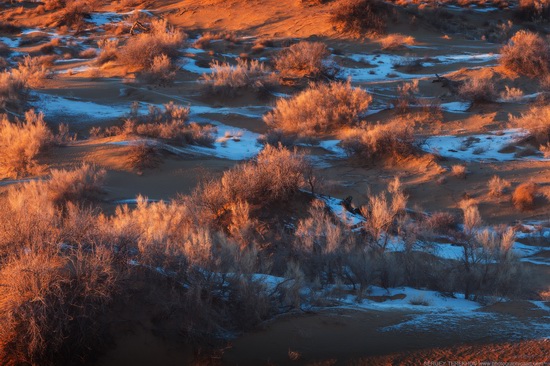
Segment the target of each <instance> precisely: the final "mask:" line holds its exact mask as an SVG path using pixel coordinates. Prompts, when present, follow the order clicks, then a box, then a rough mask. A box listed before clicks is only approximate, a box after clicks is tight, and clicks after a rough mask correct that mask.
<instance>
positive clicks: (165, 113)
mask: <svg viewBox="0 0 550 366" xmlns="http://www.w3.org/2000/svg"><path fill="white" fill-rule="evenodd" d="M138 107H139V105H137V104H135V105H134V106H133V107H132V111H131V113H130V116H129V118H128V119H127V120H126V122H125V123H124V125H123V126H111V127H106V128H100V127H94V128H92V130H91V131H90V135H91V136H92V137H101V136H132V135H133V136H142V137H150V138H156V139H163V140H166V141H168V142H170V143H172V144H176V145H182V146H185V145H204V146H209V145H211V144H212V143H213V142H214V141H215V136H214V132H215V129H214V128H212V127H210V126H202V125H199V124H197V123H194V122H189V108H188V107H183V106H180V105H176V104H174V103H173V102H170V103H167V104H165V105H164V110H162V109H161V108H159V107H156V106H149V113H148V114H146V115H139V112H138Z"/></svg>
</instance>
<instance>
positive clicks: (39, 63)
mask: <svg viewBox="0 0 550 366" xmlns="http://www.w3.org/2000/svg"><path fill="white" fill-rule="evenodd" d="M13 72H14V73H15V74H16V75H17V77H18V78H20V79H21V80H24V81H25V83H26V85H28V86H29V87H31V88H40V87H42V86H44V80H45V79H46V78H47V77H48V74H49V72H48V69H47V68H46V66H45V64H44V63H43V60H41V59H39V58H36V57H35V58H33V57H30V56H26V57H25V59H24V60H23V62H20V63H19V64H18V66H17V69H14V70H13Z"/></svg>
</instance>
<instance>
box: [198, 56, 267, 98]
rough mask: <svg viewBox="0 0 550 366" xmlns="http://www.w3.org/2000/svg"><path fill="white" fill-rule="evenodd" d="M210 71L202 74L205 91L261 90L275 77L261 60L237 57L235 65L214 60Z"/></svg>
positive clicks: (220, 93) (222, 93)
mask: <svg viewBox="0 0 550 366" xmlns="http://www.w3.org/2000/svg"><path fill="white" fill-rule="evenodd" d="M210 68H211V69H212V73H210V74H203V75H202V83H203V85H204V87H205V90H206V92H207V93H211V94H219V95H236V94H238V93H239V92H241V91H243V90H252V91H262V90H266V89H268V88H270V87H271V86H273V85H274V84H275V82H276V81H275V77H274V75H273V74H272V73H271V71H269V69H268V68H267V67H266V66H265V65H264V64H263V63H261V62H259V61H256V60H253V61H246V60H243V59H240V58H239V59H237V65H235V66H232V65H230V64H228V63H219V62H218V61H214V62H213V63H211V64H210Z"/></svg>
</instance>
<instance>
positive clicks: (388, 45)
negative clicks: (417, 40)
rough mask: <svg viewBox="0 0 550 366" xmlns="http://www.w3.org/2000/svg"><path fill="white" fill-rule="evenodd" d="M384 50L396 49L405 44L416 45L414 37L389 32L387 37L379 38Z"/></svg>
mask: <svg viewBox="0 0 550 366" xmlns="http://www.w3.org/2000/svg"><path fill="white" fill-rule="evenodd" d="M378 42H379V43H380V46H381V47H382V49H383V50H395V49H398V48H402V47H404V46H411V45H414V37H412V36H405V35H403V34H399V33H396V34H388V35H387V36H386V37H384V38H381V39H379V40H378Z"/></svg>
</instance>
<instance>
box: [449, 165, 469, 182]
mask: <svg viewBox="0 0 550 366" xmlns="http://www.w3.org/2000/svg"><path fill="white" fill-rule="evenodd" d="M467 174H468V170H467V169H466V166H465V165H453V166H452V167H451V175H452V176H453V177H456V178H460V179H466V175H467Z"/></svg>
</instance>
